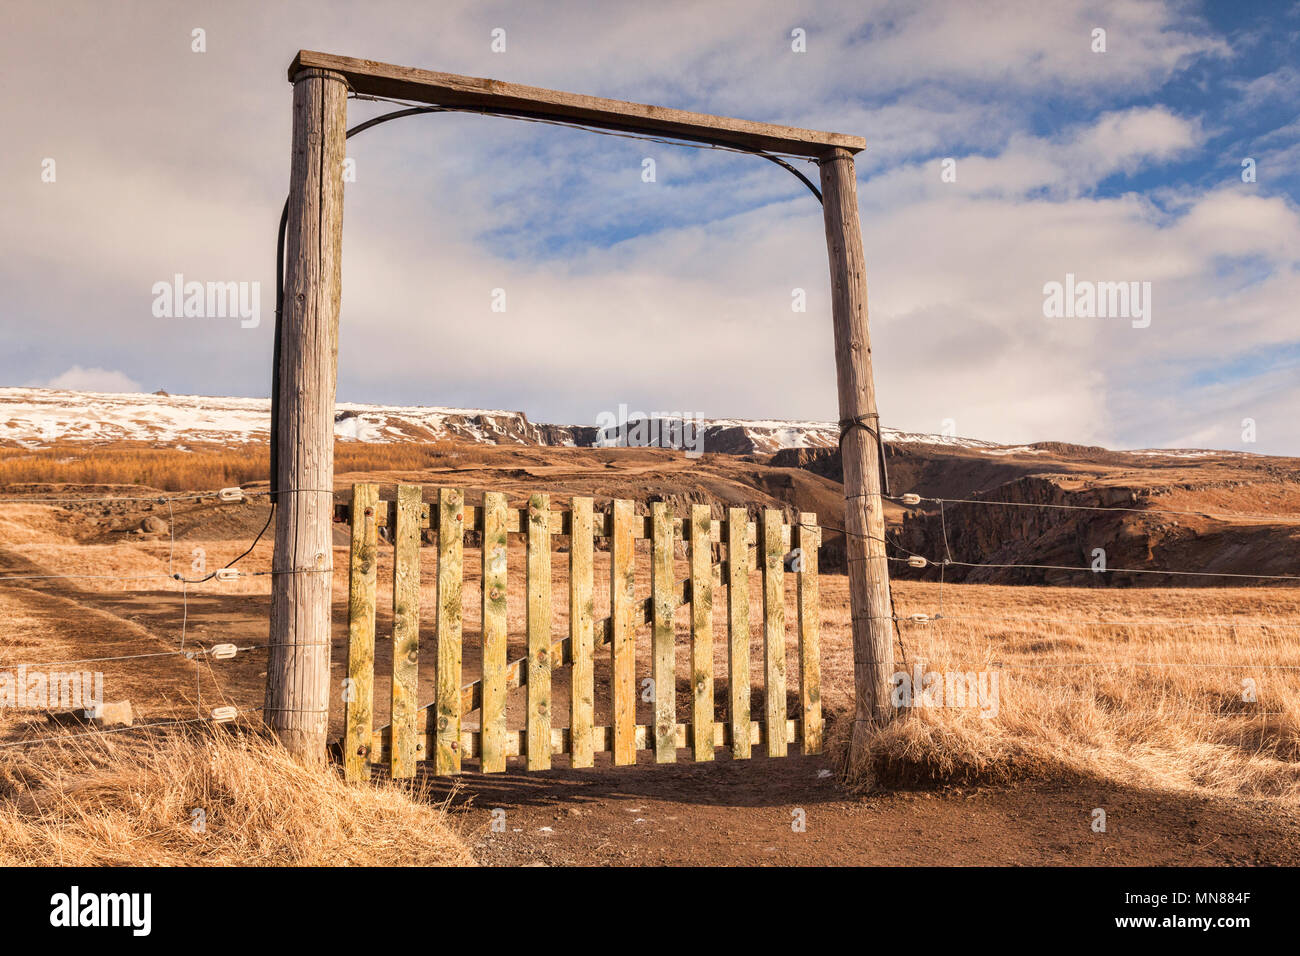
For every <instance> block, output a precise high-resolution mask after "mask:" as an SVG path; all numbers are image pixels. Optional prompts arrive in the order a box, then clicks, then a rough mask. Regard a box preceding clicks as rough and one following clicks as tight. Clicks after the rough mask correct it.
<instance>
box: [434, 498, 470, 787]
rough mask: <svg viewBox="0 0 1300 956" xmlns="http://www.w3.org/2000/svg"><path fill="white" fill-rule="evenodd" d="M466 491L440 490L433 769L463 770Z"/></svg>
mask: <svg viewBox="0 0 1300 956" xmlns="http://www.w3.org/2000/svg"><path fill="white" fill-rule="evenodd" d="M464 537H465V495H464V492H462V491H460V490H459V489H456V488H442V489H439V491H438V677H437V684H438V686H437V711H436V713H437V734H436V740H437V749H436V750H435V752H434V759H433V772H434V773H436V774H438V775H440V776H443V775H446V774H452V773H460V677H461V617H462V615H461V603H460V602H461V585H462V583H463V581H464V576H465V566H464V551H463V548H462V542H463V541H464Z"/></svg>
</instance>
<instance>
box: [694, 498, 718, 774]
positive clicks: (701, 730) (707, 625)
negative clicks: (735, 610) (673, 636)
mask: <svg viewBox="0 0 1300 956" xmlns="http://www.w3.org/2000/svg"><path fill="white" fill-rule="evenodd" d="M712 523H713V515H712V511H711V509H710V508H709V506H708V505H691V549H690V550H691V690H692V708H691V726H692V734H691V757H692V758H693V759H695V760H712V759H713V545H711V544H710V543H709V528H710V526H711V525H712Z"/></svg>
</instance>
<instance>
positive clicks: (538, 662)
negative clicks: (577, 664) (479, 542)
mask: <svg viewBox="0 0 1300 956" xmlns="http://www.w3.org/2000/svg"><path fill="white" fill-rule="evenodd" d="M527 534H528V570H527V574H528V623H527V628H528V769H529V770H546V769H549V768H550V766H551V499H550V496H549V495H546V494H533V495H532V496H531V497H529V499H528V532H527Z"/></svg>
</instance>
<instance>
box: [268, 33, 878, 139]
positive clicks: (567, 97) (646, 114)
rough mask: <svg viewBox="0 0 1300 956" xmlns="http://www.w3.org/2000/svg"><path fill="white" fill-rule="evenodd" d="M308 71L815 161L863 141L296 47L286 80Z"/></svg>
mask: <svg viewBox="0 0 1300 956" xmlns="http://www.w3.org/2000/svg"><path fill="white" fill-rule="evenodd" d="M306 69H321V70H330V71H332V72H334V73H340V74H342V75H343V76H344V77H345V78H346V79H347V81H348V85H349V86H350V87H351V89H352V91H353V92H355V93H361V94H364V95H369V96H386V97H392V98H394V99H400V100H409V101H411V102H415V103H428V104H430V105H432V106H454V107H458V108H469V109H479V110H484V111H486V112H504V113H507V114H510V115H519V116H530V117H536V118H538V119H549V120H560V121H562V122H567V123H580V124H582V125H584V126H593V127H597V128H599V129H609V130H615V131H618V132H624V133H643V134H649V135H652V136H672V137H677V138H679V139H689V140H692V141H696V142H704V143H714V144H716V145H719V146H735V147H739V148H741V149H751V150H753V149H761V150H767V151H769V152H778V153H788V154H790V155H793V156H807V157H810V158H814V159H815V158H817V157H820V156H823V155H825V154H827V153H828V152H829V151H830V150H832V149H837V148H838V149H845V150H848V151H849V152H850V153H856V152H859V151H860V150H863V149H865V148H866V146H867V141H866V140H865V139H863V138H862V137H861V136H848V135H846V134H844V133H823V132H819V131H817V130H811V129H799V128H797V127H794V126H779V125H776V124H772V123H755V122H752V121H750V120H742V119H733V118H731V117H729V116H712V115H710V114H708V113H691V112H688V111H686V110H672V109H666V108H664V107H662V106H648V105H646V104H645V103H628V102H625V101H623V100H609V99H604V98H603V97H599V96H584V95H582V94H580V93H563V92H561V91H559V90H545V89H541V88H539V87H536V86H520V85H519V84H517V83H505V82H502V81H501V80H487V79H481V78H479V77H475V76H458V75H457V74H455V73H435V72H434V71H432V70H417V69H414V68H412V67H407V66H393V65H392V64H390V63H378V62H376V61H374V60H358V59H355V58H353V57H350V56H334V55H332V54H329V53H317V52H315V51H312V50H299V51H298V55H297V56H295V57H294V58H293V62H292V63H290V64H289V81H290V82H292V81H293V78H294V77H295V76H297V75H298V73H299V72H300V71H302V70H306Z"/></svg>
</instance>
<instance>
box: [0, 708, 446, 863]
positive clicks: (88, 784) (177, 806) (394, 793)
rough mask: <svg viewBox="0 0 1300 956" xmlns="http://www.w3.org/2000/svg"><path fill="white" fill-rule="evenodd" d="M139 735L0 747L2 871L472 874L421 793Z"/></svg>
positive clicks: (241, 746)
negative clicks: (401, 870)
mask: <svg viewBox="0 0 1300 956" xmlns="http://www.w3.org/2000/svg"><path fill="white" fill-rule="evenodd" d="M133 736H134V735H130V734H122V735H119V736H116V737H105V738H100V739H98V740H95V739H94V738H91V739H92V740H94V742H93V743H90V744H84V742H83V740H75V741H74V740H70V741H68V742H66V743H56V744H49V745H46V746H39V747H31V748H13V749H10V750H6V751H0V865H3V866H41V865H51V866H105V865H108V866H113V865H132V866H193V865H206V866H234V865H248V866H259V865H278V866H318V865H361V864H367V865H377V866H401V865H409V866H468V865H472V861H471V859H470V856H469V853H468V851H467V850H466V849H465V847H464V846H463V844H462V843H461V842H460V840H459V838H458V837H457V836H456V835H455V834H454V833H453V832H452V830H451V828H450V827H449V825H448V820H447V816H446V808H445V806H434V805H430V804H429V803H428V802H427V800H425V799H422V797H423V796H424V795H423V794H420V793H415V794H411V793H409V792H408V791H405V790H403V789H401V788H399V787H398V786H395V785H392V784H382V785H381V784H376V785H374V786H359V787H358V786H350V785H347V784H345V783H344V782H343V781H342V780H341V779H340V777H339V776H338V775H337V773H336V772H335V771H334V770H332V769H313V768H309V767H306V766H303V765H301V764H299V763H297V762H296V761H294V760H293V759H292V758H291V757H289V756H288V755H287V754H286V753H285V751H284V750H282V749H281V748H279V747H277V746H276V745H275V744H273V743H272V742H270V741H268V740H265V739H262V738H259V737H255V736H247V735H237V734H230V733H224V732H215V733H214V732H194V733H188V734H176V735H167V736H155V737H150V738H137V739H134V740H129V739H128V738H129V737H133ZM196 809H200V810H202V811H203V826H202V827H201V828H197V829H196V827H195V825H194V821H195V819H196V817H195V814H194V811H195V810H196Z"/></svg>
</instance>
